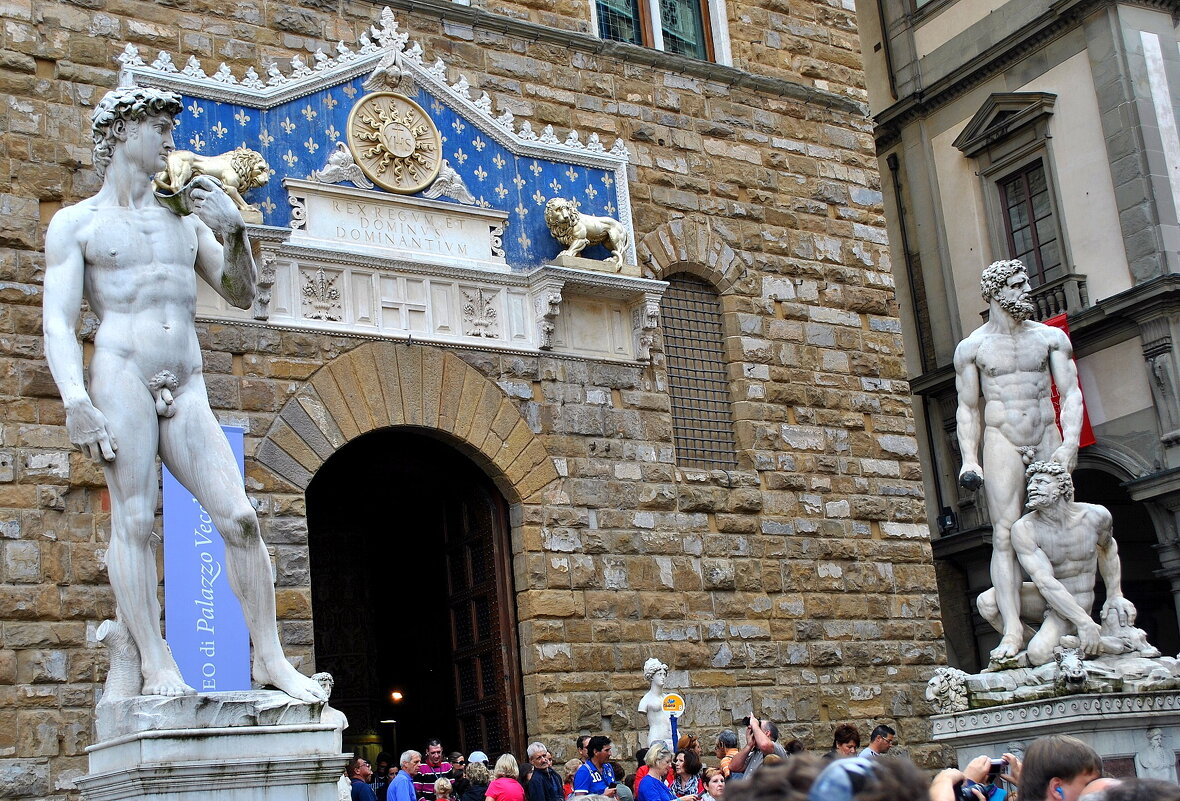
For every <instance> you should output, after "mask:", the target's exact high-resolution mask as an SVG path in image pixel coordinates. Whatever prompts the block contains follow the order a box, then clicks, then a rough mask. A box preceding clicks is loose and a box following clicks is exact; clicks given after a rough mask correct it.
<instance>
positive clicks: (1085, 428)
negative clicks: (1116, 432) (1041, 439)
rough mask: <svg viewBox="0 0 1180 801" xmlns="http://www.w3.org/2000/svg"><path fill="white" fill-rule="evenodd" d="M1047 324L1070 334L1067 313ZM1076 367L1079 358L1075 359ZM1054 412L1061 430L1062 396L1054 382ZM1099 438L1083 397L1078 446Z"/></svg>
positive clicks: (1079, 386) (1082, 446)
mask: <svg viewBox="0 0 1180 801" xmlns="http://www.w3.org/2000/svg"><path fill="white" fill-rule="evenodd" d="M1045 325H1051V326H1053V327H1054V328H1060V329H1061V330H1062V331H1064V332H1065V335H1066V336H1069V323H1068V322H1067V321H1066V315H1065V314H1059V315H1057V316H1056V317H1050V318H1049V319H1048V320H1045ZM1074 365H1075V367H1076V365H1077V360H1076V359H1075V360H1074ZM1078 390H1079V391H1081V380H1080V379H1079V381H1078ZM1053 413H1054V414H1055V415H1056V416H1057V430H1058V431H1060V430H1061V396H1060V395H1059V394H1058V393H1057V384H1053ZM1097 441H1098V440H1096V439H1094V429H1093V428H1091V427H1090V415H1089V413H1088V412H1087V411H1086V399H1085V398H1084V397H1083V398H1082V434H1081V437H1079V440H1078V447H1079V448H1084V447H1086V446H1087V445H1093V444H1094V443H1095V442H1097Z"/></svg>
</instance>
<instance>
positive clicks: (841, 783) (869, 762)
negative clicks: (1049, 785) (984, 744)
mask: <svg viewBox="0 0 1180 801" xmlns="http://www.w3.org/2000/svg"><path fill="white" fill-rule="evenodd" d="M929 789H930V782H929V780H928V779H927V778H926V775H925V774H924V773H922V771H920V770H918V768H917V767H916V766H915V765H914V763H913V762H910V761H909V760H908V759H877V758H875V757H874V758H870V757H862V756H855V757H848V758H847V759H837V760H835V761H833V762H831V763H829V764H828V766H827V767H826V768H824V771H823V773H821V774H820V775H819V777H818V778H816V780H815V783H814V784H812V785H811V789H810V790H809V791H808V792H807V801H856V799H860V798H863V799H866V801H867V799H881V798H888V799H890V801H930V798H931V796H929V795H928V791H929ZM1071 801H1076V799H1072V800H1071Z"/></svg>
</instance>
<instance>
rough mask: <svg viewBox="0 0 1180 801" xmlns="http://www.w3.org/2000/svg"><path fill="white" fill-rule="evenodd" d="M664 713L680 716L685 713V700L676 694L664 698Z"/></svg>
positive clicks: (669, 694)
mask: <svg viewBox="0 0 1180 801" xmlns="http://www.w3.org/2000/svg"><path fill="white" fill-rule="evenodd" d="M664 711H665V712H671V713H673V714H676V715H679V714H680V713H681V712H683V711H684V699H683V698H681V697H680V696H679V695H677V694H676V693H668V694H667V695H665V696H664Z"/></svg>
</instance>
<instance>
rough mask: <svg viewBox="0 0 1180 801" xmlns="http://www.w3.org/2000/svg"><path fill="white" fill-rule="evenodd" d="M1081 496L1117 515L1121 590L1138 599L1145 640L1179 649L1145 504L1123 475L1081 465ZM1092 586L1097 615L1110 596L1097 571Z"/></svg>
mask: <svg viewBox="0 0 1180 801" xmlns="http://www.w3.org/2000/svg"><path fill="white" fill-rule="evenodd" d="M1073 484H1074V494H1075V497H1076V499H1077V500H1079V501H1083V502H1085V503H1097V504H1101V505H1102V506H1105V507H1106V508H1107V509H1109V510H1110V513H1111V515H1112V516H1113V517H1114V538H1115V542H1117V543H1118V547H1119V561H1120V562H1121V563H1122V567H1123V571H1122V584H1123V595H1125V596H1127V599H1128V600H1130V601H1131V603H1133V604H1135V610H1136V611H1137V612H1138V613H1139V616H1138V619H1137V620H1136V622H1135V625H1136V626H1138V627H1139V628H1141V629H1143V630H1144V631H1145V632H1147V641H1148V642H1150V643H1151V644H1152V645H1154V646H1155V647H1156V648H1159V649H1160V651H1162V652H1163V653H1165V654H1174V653H1176V650H1177V649H1178V648H1180V634H1178V632H1177V625H1176V604H1175V602H1174V601H1173V598H1172V590H1171V585H1170V584H1169V582H1168V580H1167V579H1163V578H1160V577H1159V576H1157V575H1156V574H1155V573H1156V571H1157V570H1159V569H1160V560H1159V555H1158V554H1157V553H1156V549H1155V546H1156V545H1157V544H1158V543H1159V539H1158V538H1157V537H1156V533H1155V526H1154V525H1153V524H1152V522H1151V516H1150V515H1149V514H1148V513H1147V510H1146V509H1145V508H1144V506H1143V504H1142V503H1136V502H1134V501H1132V500H1131V496H1130V495H1129V494H1128V493H1127V490H1126V489H1124V488H1123V487H1122V485H1121V484H1120V482H1119V480H1118V479H1117V478H1115V477H1114V476H1112V475H1111V474H1109V473H1106V472H1104V471H1102V470H1095V469H1093V468H1091V469H1086V468H1084V467H1079V468H1078V469H1077V470H1075V471H1074V473H1073ZM1094 588H1095V590H1096V595H1095V599H1094V614H1095V617H1097V615H1098V612H1099V611H1100V610H1101V609H1102V604H1103V603H1104V602H1105V601H1106V585H1105V584H1103V582H1102V577H1101V576H1098V578H1097V580H1096V581H1095V584H1094Z"/></svg>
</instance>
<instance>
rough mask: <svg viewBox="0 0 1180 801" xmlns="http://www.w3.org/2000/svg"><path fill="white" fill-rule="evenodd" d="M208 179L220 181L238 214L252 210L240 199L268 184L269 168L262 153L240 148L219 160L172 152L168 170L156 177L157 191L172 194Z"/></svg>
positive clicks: (169, 155) (183, 152) (188, 153)
mask: <svg viewBox="0 0 1180 801" xmlns="http://www.w3.org/2000/svg"><path fill="white" fill-rule="evenodd" d="M197 175H208V176H210V177H213V178H216V179H217V180H218V181H221V188H222V189H224V190H225V193H226V194H227V195H229V196H230V198H231V199H232V200H233V202H234V205H236V206H237V207H238V209H239V210H240V211H247V210H251V209H252V207H251V206H250V204H249V203H247V202H246V201H245V200H244V199H243V198H242V192H246V191H248V190H250V189H256V188H257V187H260V186H264V185H265V184H266V182H267V181H269V180H270V165H268V164H267V163H266V159H264V158H263V157H262V154H261V153H257V152H255V151H253V150H250V149H249V148H247V147H239V148H237V149H236V150H231V151H229V152H228V153H222V154H221V155H220V156H201V155H198V154H196V153H193V152H192V151H189V150H174V151H173V152H172V153H170V154H168V166H167V168H166V169H165V170H164V171H163V172H161V173H160V174H159V175H157V176H156V187H157V188H158V189H159V190H160V191H161V192H167V193H175V192H179V191H180V190H181V189H183V188H184V185H185V184H187V183H188V182H189V181H190V180H192V179H193V177H195V176H197Z"/></svg>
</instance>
